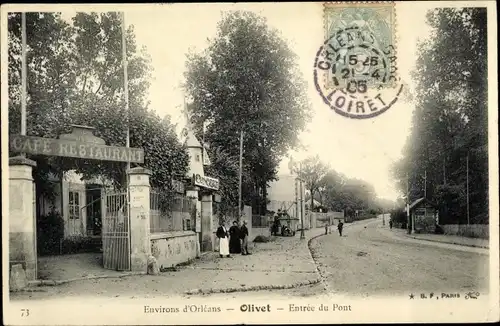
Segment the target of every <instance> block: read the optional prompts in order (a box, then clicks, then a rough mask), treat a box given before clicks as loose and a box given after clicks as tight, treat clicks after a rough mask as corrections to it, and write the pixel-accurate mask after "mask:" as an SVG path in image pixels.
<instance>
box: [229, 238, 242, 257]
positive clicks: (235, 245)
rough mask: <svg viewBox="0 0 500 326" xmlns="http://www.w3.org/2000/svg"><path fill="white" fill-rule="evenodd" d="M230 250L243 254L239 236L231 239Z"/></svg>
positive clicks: (233, 252)
mask: <svg viewBox="0 0 500 326" xmlns="http://www.w3.org/2000/svg"><path fill="white" fill-rule="evenodd" d="M229 252H230V253H232V254H241V242H240V239H239V238H238V237H231V239H229Z"/></svg>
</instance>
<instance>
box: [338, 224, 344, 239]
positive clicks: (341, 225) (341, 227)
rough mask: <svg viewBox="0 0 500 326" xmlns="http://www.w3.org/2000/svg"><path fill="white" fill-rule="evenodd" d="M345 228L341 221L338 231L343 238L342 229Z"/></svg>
mask: <svg viewBox="0 0 500 326" xmlns="http://www.w3.org/2000/svg"><path fill="white" fill-rule="evenodd" d="M343 228H344V223H342V220H340V221H339V224H338V225H337V229H338V230H339V234H340V236H342V229H343Z"/></svg>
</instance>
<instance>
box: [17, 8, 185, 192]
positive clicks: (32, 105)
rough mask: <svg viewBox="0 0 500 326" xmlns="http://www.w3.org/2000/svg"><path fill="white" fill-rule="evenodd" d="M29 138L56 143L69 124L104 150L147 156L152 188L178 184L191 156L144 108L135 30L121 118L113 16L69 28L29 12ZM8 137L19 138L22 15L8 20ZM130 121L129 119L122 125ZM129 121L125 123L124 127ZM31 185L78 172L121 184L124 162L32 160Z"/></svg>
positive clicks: (145, 71) (53, 16) (145, 80)
mask: <svg viewBox="0 0 500 326" xmlns="http://www.w3.org/2000/svg"><path fill="white" fill-rule="evenodd" d="M26 27H27V45H28V49H27V61H28V69H27V70H28V73H27V76H28V81H27V134H28V135H32V136H41V137H49V138H56V137H57V136H58V135H59V134H61V133H65V132H69V131H70V129H71V128H70V125H71V124H80V125H88V126H92V127H94V128H95V135H96V136H98V137H101V138H103V139H104V140H105V141H106V143H107V144H108V145H114V146H125V145H126V126H127V123H128V124H129V128H130V146H131V147H140V148H143V149H144V151H145V162H144V167H146V168H149V169H151V170H152V172H153V175H152V178H151V182H152V185H153V186H156V187H169V186H170V178H172V177H175V178H180V177H183V176H184V175H185V173H186V170H187V162H188V156H187V153H186V151H185V149H184V148H183V146H182V144H180V142H179V141H178V139H177V137H176V134H175V131H174V126H172V125H171V124H170V122H169V119H160V117H158V116H157V115H156V114H155V113H154V112H153V111H152V110H150V109H148V103H147V102H146V96H147V91H148V88H149V80H150V74H151V66H150V59H149V57H148V55H147V53H146V51H145V49H141V50H139V49H138V48H137V44H136V41H135V35H134V31H133V26H129V28H128V30H127V34H126V39H127V60H128V85H129V112H128V114H127V112H126V111H125V102H124V79H123V65H122V43H121V42H122V41H121V39H122V32H121V20H120V17H119V15H118V13H113V12H110V13H77V14H76V16H75V17H73V18H72V21H71V22H68V21H65V20H63V19H62V18H61V15H60V14H59V13H27V14H26ZM8 41H9V50H8V54H9V74H8V75H9V133H19V132H20V99H21V97H20V76H21V57H20V56H21V14H20V13H9V15H8ZM127 117H128V118H127ZM127 120H128V121H127ZM33 158H34V159H35V160H36V161H37V163H38V167H37V168H36V169H35V179H36V180H37V181H46V180H47V176H48V174H49V172H52V173H55V174H56V175H61V172H62V171H65V170H69V169H76V170H77V172H79V173H82V174H83V176H84V178H86V179H89V178H92V177H96V176H104V177H106V178H108V179H110V180H112V181H114V182H115V184H116V185H120V184H122V185H123V183H122V182H123V180H124V176H125V165H126V164H125V163H113V162H106V161H95V160H93V161H87V160H74V159H69V158H56V157H33ZM41 184H44V183H43V182H42V183H41Z"/></svg>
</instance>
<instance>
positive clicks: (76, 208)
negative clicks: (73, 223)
mask: <svg viewBox="0 0 500 326" xmlns="http://www.w3.org/2000/svg"><path fill="white" fill-rule="evenodd" d="M79 218H80V194H79V193H78V192H76V191H70V192H69V219H70V220H78V219H79Z"/></svg>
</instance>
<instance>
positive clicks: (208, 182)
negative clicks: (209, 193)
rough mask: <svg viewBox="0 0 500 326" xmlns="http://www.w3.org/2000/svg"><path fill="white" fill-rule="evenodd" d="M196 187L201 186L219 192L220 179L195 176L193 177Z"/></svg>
mask: <svg viewBox="0 0 500 326" xmlns="http://www.w3.org/2000/svg"><path fill="white" fill-rule="evenodd" d="M193 179H194V184H195V186H200V187H203V188H208V189H213V190H219V179H215V178H210V177H205V176H201V175H199V174H195V175H194V176H193Z"/></svg>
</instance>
